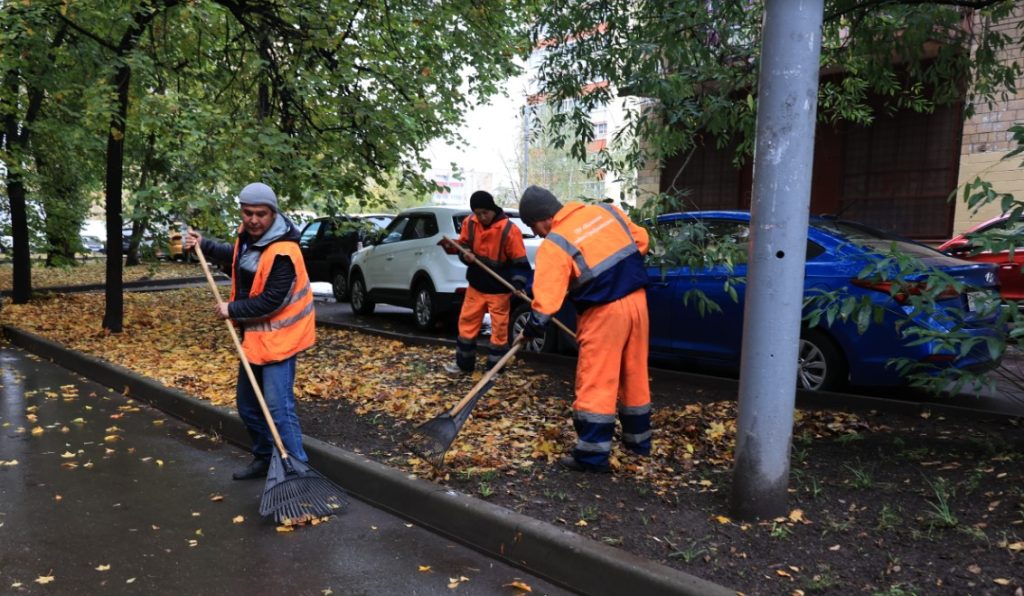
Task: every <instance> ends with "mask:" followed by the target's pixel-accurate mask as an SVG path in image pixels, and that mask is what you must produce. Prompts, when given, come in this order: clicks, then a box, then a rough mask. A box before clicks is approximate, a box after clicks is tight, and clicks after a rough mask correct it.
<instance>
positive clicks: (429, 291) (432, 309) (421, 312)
mask: <svg viewBox="0 0 1024 596" xmlns="http://www.w3.org/2000/svg"><path fill="white" fill-rule="evenodd" d="M412 310H413V313H414V314H415V315H416V327H418V328H419V329H420V330H421V331H430V330H431V329H433V328H434V326H435V325H436V324H437V296H436V295H435V294H434V286H433V285H432V284H431V283H430V282H429V281H424V282H420V283H418V284H416V289H415V290H413V305H412Z"/></svg>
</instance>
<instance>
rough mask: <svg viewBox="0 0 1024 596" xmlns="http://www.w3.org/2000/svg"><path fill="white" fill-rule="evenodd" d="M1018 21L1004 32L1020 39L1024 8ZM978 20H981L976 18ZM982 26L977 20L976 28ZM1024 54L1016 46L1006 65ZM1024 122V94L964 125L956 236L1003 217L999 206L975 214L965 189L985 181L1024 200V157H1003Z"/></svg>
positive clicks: (983, 108) (981, 108)
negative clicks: (1013, 129) (1013, 128)
mask: <svg viewBox="0 0 1024 596" xmlns="http://www.w3.org/2000/svg"><path fill="white" fill-rule="evenodd" d="M1016 13H1017V14H1016V17H1015V18H1014V19H1012V20H1007V21H1006V22H1004V23H1001V24H1000V26H999V29H1000V30H1003V31H1005V32H1007V33H1008V34H1009V35H1011V36H1014V37H1019V36H1020V32H1019V31H1017V30H1016V27H1017V26H1018V24H1019V23H1020V22H1021V21H1022V20H1024V7H1022V6H1020V3H1019V5H1018V8H1017V11H1016ZM975 18H976V19H977V17H975ZM981 26H982V24H981V23H980V22H978V21H977V20H976V21H975V23H974V27H976V28H979V27H981ZM1022 57H1024V51H1022V49H1021V47H1020V46H1014V47H1013V48H1012V49H1011V50H1009V51H1008V52H1006V55H1004V56H1003V60H1004V61H1005V62H1013V61H1018V62H1020V61H1021V58H1022ZM1022 85H1024V80H1018V81H1017V88H1018V89H1024V87H1022ZM1018 122H1024V92H1018V94H1017V95H1016V96H1011V97H1009V98H1008V99H1007V100H1006V101H1000V102H996V103H993V104H992V106H991V107H989V105H988V104H980V105H978V106H976V112H975V114H974V115H973V116H972V117H971V118H969V119H967V120H966V121H964V125H963V136H962V140H961V147H960V172H959V176H958V180H957V185H958V186H957V188H958V193H957V205H956V212H955V215H954V219H953V233H954V234H959V233H961V232H963V231H965V230H967V229H968V228H970V227H971V226H973V225H975V224H976V223H979V222H983V221H986V220H988V219H991V218H993V217H996V216H997V215H999V212H1000V207H999V205H998V204H989V205H986V206H984V207H983V208H981V209H980V210H978V212H977V213H972V212H971V210H970V209H968V207H967V205H966V203H964V201H963V199H962V195H963V186H964V184H967V183H968V182H970V181H972V180H974V179H975V177H981V178H982V179H983V180H988V181H989V182H991V183H992V185H993V189H994V190H995V191H996V192H1001V193H1011V194H1013V195H1014V196H1015V197H1016V198H1017V199H1018V200H1024V168H1022V167H1021V162H1022V161H1024V160H1022V159H1021V158H1020V157H1017V158H1014V159H1008V160H1004V159H1003V157H1004V156H1005V155H1006V154H1007V153H1008V152H1009V151H1011V150H1012V149H1015V148H1016V147H1015V145H1014V143H1013V138H1012V134H1011V133H1010V132H1009V129H1010V127H1011V126H1013V125H1014V124H1016V123H1018Z"/></svg>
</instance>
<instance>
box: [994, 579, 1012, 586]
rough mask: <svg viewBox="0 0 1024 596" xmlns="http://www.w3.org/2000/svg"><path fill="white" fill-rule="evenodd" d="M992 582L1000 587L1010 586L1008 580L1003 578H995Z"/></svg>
mask: <svg viewBox="0 0 1024 596" xmlns="http://www.w3.org/2000/svg"><path fill="white" fill-rule="evenodd" d="M992 581H993V582H995V583H997V584H999V585H1000V586H1008V585H1010V580H1008V579H1006V578H1004V577H997V578H995V579H994V580H992Z"/></svg>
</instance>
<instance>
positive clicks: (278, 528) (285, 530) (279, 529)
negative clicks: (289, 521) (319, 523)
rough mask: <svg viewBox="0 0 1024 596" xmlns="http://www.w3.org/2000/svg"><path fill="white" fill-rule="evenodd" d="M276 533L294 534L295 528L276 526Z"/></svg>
mask: <svg viewBox="0 0 1024 596" xmlns="http://www.w3.org/2000/svg"><path fill="white" fill-rule="evenodd" d="M277 531H278V532H294V531H295V527H294V526H277Z"/></svg>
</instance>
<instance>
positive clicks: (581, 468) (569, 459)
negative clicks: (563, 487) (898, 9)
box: [558, 455, 612, 474]
mask: <svg viewBox="0 0 1024 596" xmlns="http://www.w3.org/2000/svg"><path fill="white" fill-rule="evenodd" d="M558 465H560V466H562V467H563V468H565V469H567V470H572V471H573V472H595V473H598V474H607V473H609V472H611V471H612V470H611V468H610V467H608V466H603V467H597V466H588V465H587V464H585V463H582V462H580V461H577V460H576V458H575V457H573V456H571V455H566V456H563V457H562V458H561V459H559V460H558Z"/></svg>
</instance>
